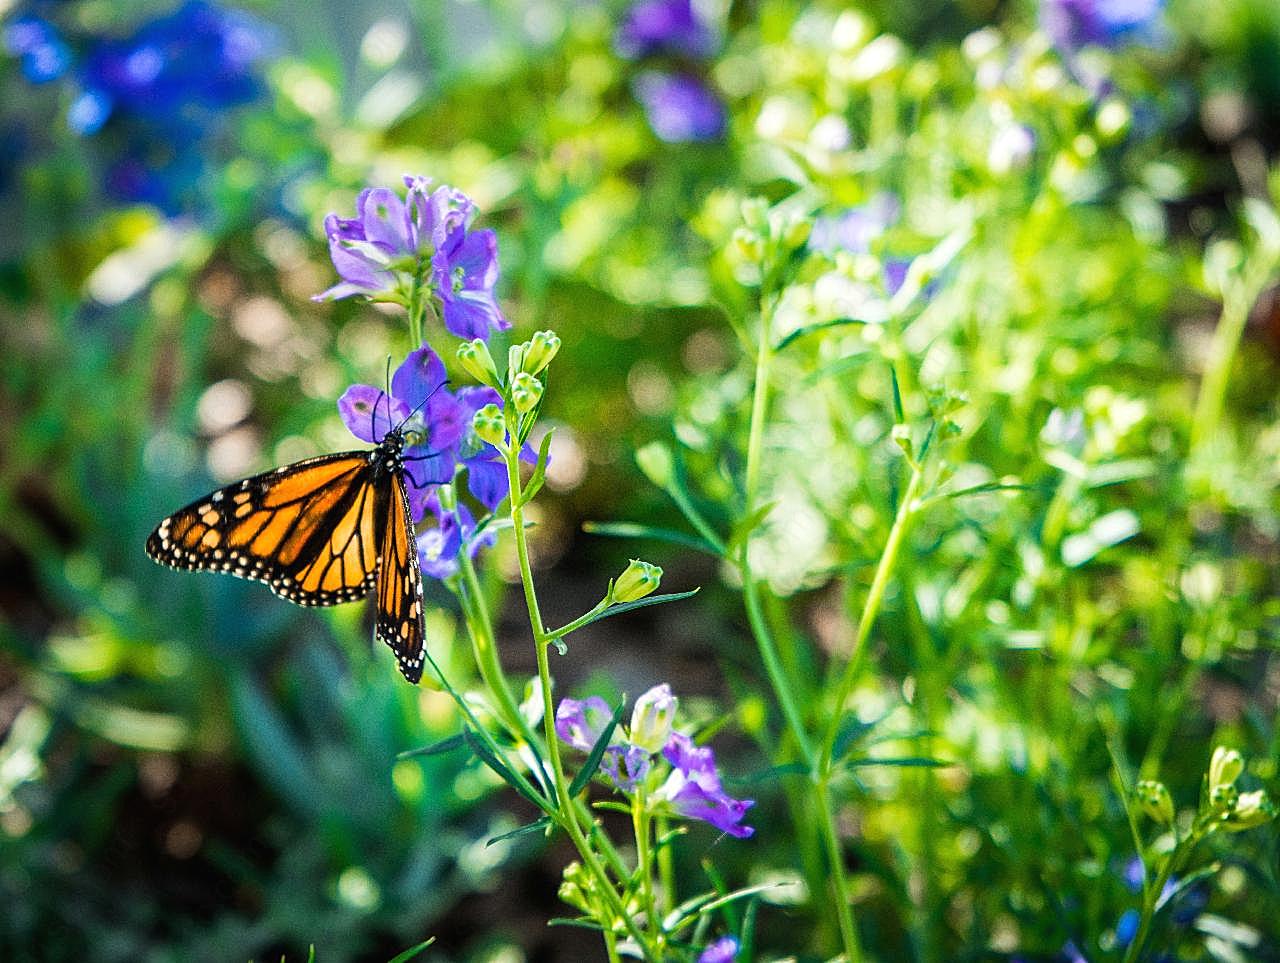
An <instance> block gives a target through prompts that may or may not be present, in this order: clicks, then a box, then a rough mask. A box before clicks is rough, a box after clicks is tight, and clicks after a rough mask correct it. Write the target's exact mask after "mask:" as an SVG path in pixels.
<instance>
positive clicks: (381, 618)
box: [374, 472, 426, 683]
mask: <svg viewBox="0 0 1280 963" xmlns="http://www.w3.org/2000/svg"><path fill="white" fill-rule="evenodd" d="M390 480H391V491H390V497H389V498H388V499H387V502H386V508H385V509H384V511H385V512H386V515H385V517H384V520H383V526H382V543H381V546H380V548H379V552H378V556H379V557H378V582H377V592H376V594H375V597H374V602H375V605H376V610H375V615H374V634H375V635H376V636H377V637H378V638H380V639H381V640H382V641H383V642H385V643H387V645H389V646H391V651H392V652H394V653H395V654H396V660H397V661H398V662H399V663H400V671H401V672H402V673H403V674H404V677H405V678H406V679H408V680H409V681H410V682H415V683H416V682H417V681H418V680H419V679H421V678H422V661H423V647H424V645H425V642H426V631H425V627H424V625H423V618H422V572H421V571H420V570H419V568H418V543H417V539H416V537H415V535H414V529H413V517H412V515H411V514H410V512H409V497H408V493H407V492H406V491H405V487H404V476H403V475H402V474H400V473H398V472H397V473H394V474H392V475H391V478H390Z"/></svg>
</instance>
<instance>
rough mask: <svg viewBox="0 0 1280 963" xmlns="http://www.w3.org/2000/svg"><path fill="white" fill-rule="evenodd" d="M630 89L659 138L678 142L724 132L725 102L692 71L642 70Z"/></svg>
mask: <svg viewBox="0 0 1280 963" xmlns="http://www.w3.org/2000/svg"><path fill="white" fill-rule="evenodd" d="M633 90H634V91H635V95H636V99H637V100H638V101H640V105H641V106H642V107H643V108H644V112H645V116H646V117H647V118H648V121H649V126H650V127H651V128H652V129H653V132H654V134H656V135H657V137H658V139H659V140H663V141H666V142H667V143H669V144H680V143H686V142H689V141H708V140H719V139H720V138H721V137H722V136H723V135H724V131H725V123H726V121H725V112H724V105H723V104H721V103H720V101H719V99H718V98H717V97H716V95H715V94H714V93H712V91H711V90H710V88H708V87H707V85H706V84H705V83H703V81H702V80H701V79H699V78H698V77H695V76H694V75H693V74H686V73H675V74H673V73H663V72H661V71H656V70H649V71H645V72H643V73H641V74H640V75H639V76H637V77H636V79H635V81H634V82H633Z"/></svg>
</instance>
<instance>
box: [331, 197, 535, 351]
mask: <svg viewBox="0 0 1280 963" xmlns="http://www.w3.org/2000/svg"><path fill="white" fill-rule="evenodd" d="M404 183H405V186H406V187H407V188H408V192H407V195H406V197H405V199H404V200H403V201H402V200H401V199H400V196H399V194H397V193H396V192H395V191H393V190H390V189H389V188H386V187H375V188H367V189H365V190H363V191H361V192H360V195H359V196H358V197H357V198H356V216H355V217H353V218H342V217H338V215H336V214H330V215H329V216H328V217H326V218H325V221H324V230H325V234H326V235H327V236H328V238H329V256H330V258H331V259H332V260H333V266H334V268H335V269H336V270H337V272H338V276H339V278H341V280H340V281H339V282H338V283H337V284H335V285H334V286H333V287H331V288H330V289H329V290H327V291H325V292H323V293H322V294H318V295H316V296H315V298H314V299H313V300H316V301H330V300H335V299H337V298H346V297H351V296H352V295H357V294H359V295H364V296H365V297H367V298H369V299H371V300H374V301H390V302H393V303H396V304H403V305H406V306H407V305H408V304H409V302H410V299H411V298H412V297H413V296H414V291H415V289H417V290H418V291H419V295H420V296H421V294H422V292H423V290H424V289H425V293H426V295H427V296H429V297H433V298H435V299H436V300H437V301H438V302H439V305H440V313H441V314H442V316H443V317H444V324H445V327H446V328H448V329H449V330H450V331H451V332H453V333H454V334H456V335H457V336H458V337H461V338H467V339H471V338H488V337H489V332H490V331H491V330H495V329H496V330H502V329H505V328H509V327H511V323H510V322H509V321H508V320H507V319H506V318H504V317H503V316H502V311H501V309H500V308H499V307H498V301H497V297H496V295H495V294H494V285H495V284H496V283H497V280H498V238H497V235H495V234H494V233H493V231H490V230H481V231H472V230H470V224H471V220H472V218H473V217H474V216H475V210H476V209H475V204H473V203H472V202H471V200H470V198H468V197H467V196H466V195H465V194H463V193H462V192H461V191H459V190H455V189H454V188H452V187H448V186H447V185H441V186H440V187H437V188H436V189H435V190H434V191H433V190H431V189H430V185H431V181H430V180H429V179H428V178H425V177H413V176H406V177H405V179H404Z"/></svg>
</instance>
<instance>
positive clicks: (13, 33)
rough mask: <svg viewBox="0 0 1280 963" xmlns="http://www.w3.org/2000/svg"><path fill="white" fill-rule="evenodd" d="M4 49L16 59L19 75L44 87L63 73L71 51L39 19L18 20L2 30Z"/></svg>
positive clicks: (68, 63)
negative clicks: (20, 70) (19, 68)
mask: <svg viewBox="0 0 1280 963" xmlns="http://www.w3.org/2000/svg"><path fill="white" fill-rule="evenodd" d="M3 38H4V48H5V50H7V51H8V52H9V53H11V54H13V55H14V56H15V57H18V58H19V63H20V64H21V66H22V75H23V76H24V77H26V78H27V80H29V81H31V82H32V83H33V84H43V83H48V82H49V81H50V80H56V79H57V78H59V77H61V76H62V75H63V74H64V73H66V71H67V68H68V67H69V66H71V51H70V50H69V49H68V48H67V45H66V44H65V43H64V42H63V40H62V37H61V36H60V35H59V34H58V31H57V30H56V29H55V28H54V26H53V25H52V24H50V23H48V22H46V21H44V20H41V19H40V18H39V17H19V18H18V19H17V20H14V21H13V22H12V23H10V24H7V25H6V26H5V28H4V34H3Z"/></svg>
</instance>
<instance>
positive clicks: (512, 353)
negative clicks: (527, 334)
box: [507, 341, 529, 378]
mask: <svg viewBox="0 0 1280 963" xmlns="http://www.w3.org/2000/svg"><path fill="white" fill-rule="evenodd" d="M528 348H529V342H528V341H526V342H525V343H524V344H513V345H512V346H511V347H509V348H508V349H507V377H508V378H514V377H515V374H516V372H517V371H519V370H520V369H521V367H522V366H523V365H524V353H525V351H527V350H528Z"/></svg>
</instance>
